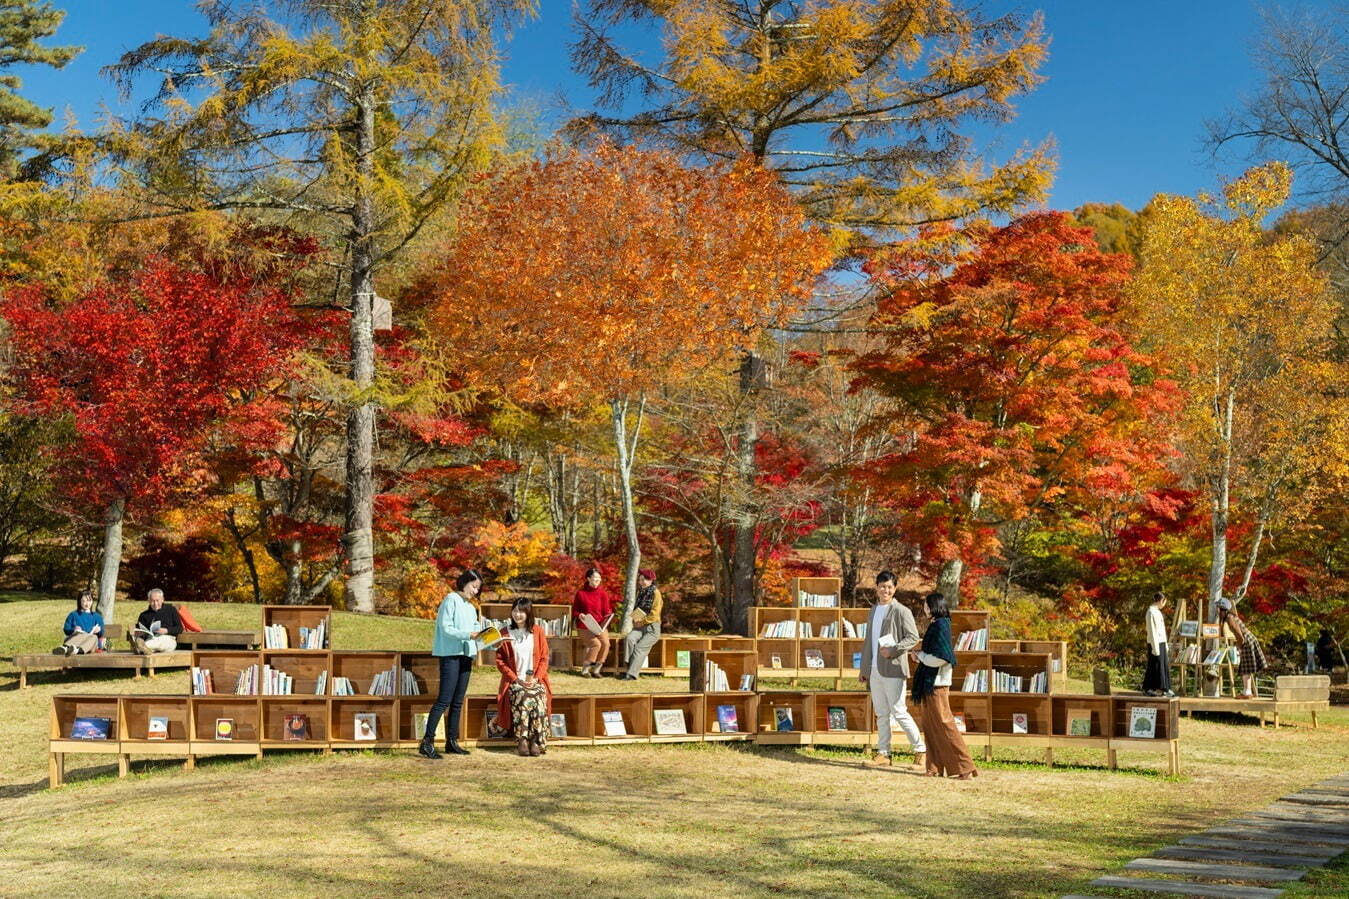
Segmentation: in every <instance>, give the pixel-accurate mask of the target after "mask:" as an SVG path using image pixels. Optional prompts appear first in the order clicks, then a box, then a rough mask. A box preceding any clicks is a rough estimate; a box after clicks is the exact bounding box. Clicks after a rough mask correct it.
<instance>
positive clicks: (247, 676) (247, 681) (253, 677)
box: [234, 665, 258, 696]
mask: <svg viewBox="0 0 1349 899" xmlns="http://www.w3.org/2000/svg"><path fill="white" fill-rule="evenodd" d="M234 692H235V693H236V694H238V695H240V696H257V695H258V666H257V665H249V666H248V667H247V668H245V669H244V670H243V671H240V672H239V677H238V679H237V680H236V681H235V682H234Z"/></svg>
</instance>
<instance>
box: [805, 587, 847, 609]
mask: <svg viewBox="0 0 1349 899" xmlns="http://www.w3.org/2000/svg"><path fill="white" fill-rule="evenodd" d="M796 604H797V605H798V606H800V607H801V608H803V609H832V608H835V607H837V606H838V597H837V596H834V595H832V594H821V593H807V592H806V591H805V590H802V591H801V592H800V593H799V594H797V602H796Z"/></svg>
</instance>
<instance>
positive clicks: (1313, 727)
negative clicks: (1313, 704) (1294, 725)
mask: <svg viewBox="0 0 1349 899" xmlns="http://www.w3.org/2000/svg"><path fill="white" fill-rule="evenodd" d="M1312 730H1316V709H1312Z"/></svg>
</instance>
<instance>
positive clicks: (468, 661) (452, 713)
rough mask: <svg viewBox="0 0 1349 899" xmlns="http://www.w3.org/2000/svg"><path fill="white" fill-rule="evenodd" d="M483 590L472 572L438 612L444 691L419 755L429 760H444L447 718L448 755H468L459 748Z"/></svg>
mask: <svg viewBox="0 0 1349 899" xmlns="http://www.w3.org/2000/svg"><path fill="white" fill-rule="evenodd" d="M481 589H482V576H481V575H479V574H478V572H476V571H474V570H473V569H472V568H470V569H468V570H467V571H465V572H464V573H463V574H461V575H459V577H457V578H455V581H454V591H453V592H451V593H449V594H448V595H446V597H445V599H443V600H442V601H441V603H440V609H439V611H437V612H436V636H435V639H434V641H433V642H432V644H431V654H432V655H434V656H436V658H438V659H439V660H440V689H439V691H437V693H436V702H435V705H433V706H431V712H430V714H429V715H427V716H426V733H424V734H422V743H421V746H420V747H419V748H418V750H417V751H418V752H419V753H421V754H422V755H423V756H425V757H426V758H428V759H438V758H443V756H441V754H440V753H439V752H436V744H435V733H436V727H437V726H438V725H439V724H440V716H441V715H445V713H446V711H447V710H448V712H449V714H448V715H447V716H446V718H445V751H446V752H449V753H451V754H453V755H468V750H467V749H465V748H464V747H462V746H460V745H459V713H460V712H461V711H462V710H463V708H464V694H466V693H467V692H468V676H469V675H470V674H471V673H472V672H473V658H474V656H476V655H477V654H478V642H477V637H478V635H479V634H481V633H482V631H483V627H482V623H481V621H480V619H479V615H478V607H477V605H476V604H475V603H474V602H473V600H474V599H475V598H477V596H478V591H479V590H481Z"/></svg>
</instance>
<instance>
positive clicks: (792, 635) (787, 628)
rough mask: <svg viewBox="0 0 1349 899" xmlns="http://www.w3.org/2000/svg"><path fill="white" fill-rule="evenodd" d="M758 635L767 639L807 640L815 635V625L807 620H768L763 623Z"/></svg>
mask: <svg viewBox="0 0 1349 899" xmlns="http://www.w3.org/2000/svg"><path fill="white" fill-rule="evenodd" d="M759 636H760V637H763V638H765V639H769V640H809V639H812V638H814V636H815V626H814V625H813V624H811V623H810V622H809V621H797V620H795V619H790V618H789V619H787V620H786V621H768V622H765V623H764V626H763V633H761V634H759Z"/></svg>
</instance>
